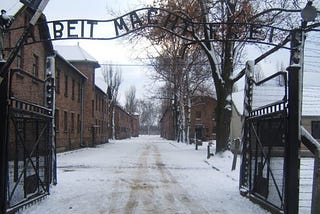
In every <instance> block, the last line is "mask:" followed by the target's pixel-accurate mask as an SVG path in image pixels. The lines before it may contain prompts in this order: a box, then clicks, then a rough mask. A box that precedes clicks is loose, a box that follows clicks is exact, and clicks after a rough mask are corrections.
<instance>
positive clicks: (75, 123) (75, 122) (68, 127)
mask: <svg viewBox="0 0 320 214" xmlns="http://www.w3.org/2000/svg"><path fill="white" fill-rule="evenodd" d="M69 115H70V116H69ZM69 115H68V112H67V111H63V121H62V122H63V123H62V124H63V129H62V130H63V131H64V132H69V131H70V132H71V133H75V131H76V132H77V133H80V126H81V120H80V114H75V113H73V112H71V113H69ZM75 117H76V118H75ZM54 119H55V125H56V131H57V132H59V131H62V130H60V111H59V110H58V109H56V110H55V117H54ZM69 121H70V124H69Z"/></svg>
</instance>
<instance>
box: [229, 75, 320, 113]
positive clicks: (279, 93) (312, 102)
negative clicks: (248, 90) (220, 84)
mask: <svg viewBox="0 0 320 214" xmlns="http://www.w3.org/2000/svg"><path fill="white" fill-rule="evenodd" d="M319 77H320V74H317V75H315V74H314V75H310V74H306V75H305V78H304V86H303V94H302V97H303V98H302V116H320V93H319V91H320V83H319V81H316V80H320V78H319ZM316 83H317V84H316ZM284 94H285V88H284V86H279V85H276V84H267V85H262V86H259V87H257V86H254V90H253V104H252V105H253V106H252V107H253V108H258V107H261V106H264V105H268V104H271V103H273V102H276V101H281V100H282V98H283V96H284ZM232 101H233V104H234V105H235V108H236V110H237V111H238V112H239V113H240V114H243V102H244V92H243V91H238V92H235V93H233V94H232Z"/></svg>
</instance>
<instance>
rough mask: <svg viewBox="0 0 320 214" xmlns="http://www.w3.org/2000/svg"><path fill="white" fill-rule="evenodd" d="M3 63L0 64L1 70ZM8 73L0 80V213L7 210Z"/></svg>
mask: <svg viewBox="0 0 320 214" xmlns="http://www.w3.org/2000/svg"><path fill="white" fill-rule="evenodd" d="M2 68H3V64H0V71H1V72H2ZM7 96H8V75H6V76H5V77H4V78H3V80H2V82H0V118H1V121H2V122H1V123H0V213H6V210H7V175H8V152H7V150H8V148H7V118H8V105H7V104H8V103H7V102H8V99H7V98H8V97H7Z"/></svg>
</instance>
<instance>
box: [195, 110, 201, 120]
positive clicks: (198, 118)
mask: <svg viewBox="0 0 320 214" xmlns="http://www.w3.org/2000/svg"><path fill="white" fill-rule="evenodd" d="M196 120H201V111H197V112H196Z"/></svg>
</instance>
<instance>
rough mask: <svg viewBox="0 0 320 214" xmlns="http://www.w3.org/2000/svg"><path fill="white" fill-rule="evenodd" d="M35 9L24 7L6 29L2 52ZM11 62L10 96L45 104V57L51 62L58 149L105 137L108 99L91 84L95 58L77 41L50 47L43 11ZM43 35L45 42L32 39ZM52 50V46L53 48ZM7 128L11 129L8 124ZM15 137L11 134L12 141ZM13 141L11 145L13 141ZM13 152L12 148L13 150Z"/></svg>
mask: <svg viewBox="0 0 320 214" xmlns="http://www.w3.org/2000/svg"><path fill="white" fill-rule="evenodd" d="M32 15H33V11H32V10H30V9H28V8H26V7H22V8H21V9H20V10H19V11H18V12H17V13H16V14H15V17H14V22H13V23H12V25H11V27H10V28H11V29H14V30H10V31H8V32H7V33H5V34H4V47H5V51H4V56H5V58H7V57H8V55H9V54H10V51H11V50H12V48H13V47H14V46H15V45H16V42H17V40H18V39H19V38H20V36H21V34H22V32H23V29H24V28H22V26H25V25H26V24H27V23H28V22H29V20H30V19H31V17H32ZM39 22H40V23H44V24H39V25H36V26H35V27H34V28H33V30H32V31H31V33H30V35H29V37H28V41H27V42H28V44H26V45H23V46H22V48H21V49H20V51H19V52H18V55H17V56H16V58H15V60H14V62H13V64H12V65H11V67H10V69H9V70H10V73H11V74H10V75H9V76H12V79H11V82H12V84H11V87H10V88H11V89H10V94H11V96H12V97H13V98H16V99H23V100H25V101H27V102H30V103H32V104H36V105H41V106H45V102H46V100H45V79H46V74H45V70H46V59H47V57H49V56H52V57H54V59H55V60H54V61H55V85H56V87H55V95H56V96H55V97H56V103H55V104H56V105H55V131H56V133H55V140H56V147H57V151H58V152H60V151H66V150H72V149H77V148H80V147H82V146H94V145H96V144H100V143H105V142H108V132H107V129H108V125H107V124H108V102H107V101H108V100H107V96H106V94H105V93H104V91H103V90H101V89H100V88H98V87H97V86H96V85H95V69H96V68H98V67H100V65H99V63H98V62H97V60H95V59H94V58H93V57H92V56H90V55H89V54H88V53H87V52H86V51H84V50H83V49H82V48H81V47H79V46H57V47H55V48H54V47H53V45H52V43H51V41H50V33H49V29H48V26H47V25H46V24H45V22H46V19H45V16H44V15H43V16H41V18H40V20H39ZM39 40H45V41H46V42H38V43H37V42H36V43H33V42H34V41H39ZM54 49H56V50H54ZM10 129H13V127H12V125H11V126H10ZM11 141H12V142H13V141H15V139H14V138H12V140H11ZM12 145H13V144H12ZM12 151H13V150H12Z"/></svg>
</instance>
